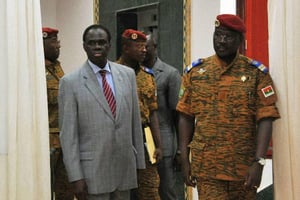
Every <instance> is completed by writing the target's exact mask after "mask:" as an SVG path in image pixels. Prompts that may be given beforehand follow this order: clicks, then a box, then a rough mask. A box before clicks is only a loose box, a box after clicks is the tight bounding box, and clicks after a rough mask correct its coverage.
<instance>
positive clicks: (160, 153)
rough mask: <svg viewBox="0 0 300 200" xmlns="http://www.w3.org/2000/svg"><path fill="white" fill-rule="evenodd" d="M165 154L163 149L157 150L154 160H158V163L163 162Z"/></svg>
mask: <svg viewBox="0 0 300 200" xmlns="http://www.w3.org/2000/svg"><path fill="white" fill-rule="evenodd" d="M162 157H163V153H162V149H161V148H156V149H155V151H154V155H153V158H155V159H156V163H159V162H160V161H161V160H162Z"/></svg>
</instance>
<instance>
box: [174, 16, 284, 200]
mask: <svg viewBox="0 0 300 200" xmlns="http://www.w3.org/2000/svg"><path fill="white" fill-rule="evenodd" d="M215 26H216V27H215V32H214V36H213V41H214V49H215V52H216V55H213V56H211V57H208V58H205V59H199V60H197V61H195V62H194V63H193V64H192V65H191V66H189V67H187V68H186V70H185V72H184V75H183V78H182V86H181V91H180V97H179V98H180V100H179V103H178V105H177V110H178V111H179V112H180V116H179V136H180V141H179V142H180V144H179V145H180V150H181V153H182V154H181V159H182V160H181V161H182V163H181V164H182V170H183V174H184V178H185V182H186V184H187V185H189V186H195V185H197V189H198V194H199V199H201V200H224V199H232V200H237V199H243V200H244V199H255V196H256V190H257V188H258V187H259V185H260V182H261V175H262V171H263V166H264V164H265V160H264V157H265V154H266V151H267V149H268V144H269V141H270V137H271V134H272V122H273V121H274V120H275V119H277V118H279V117H280V116H279V113H278V110H277V108H276V106H275V102H276V101H277V96H276V92H275V90H274V85H273V81H272V79H271V77H270V75H269V74H268V69H267V68H266V67H265V66H264V65H262V64H261V63H259V62H257V61H255V60H253V59H250V58H248V57H245V56H243V55H241V54H239V52H238V49H239V46H240V44H241V43H242V41H243V39H244V36H243V33H244V32H245V31H246V28H245V25H244V23H243V21H242V20H241V19H240V18H239V17H237V16H235V15H229V14H223V15H219V16H217V19H216V22H215ZM189 150H191V156H192V160H191V164H190V162H189Z"/></svg>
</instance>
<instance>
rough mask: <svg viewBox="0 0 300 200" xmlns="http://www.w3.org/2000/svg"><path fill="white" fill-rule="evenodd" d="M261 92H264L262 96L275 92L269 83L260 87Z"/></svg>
mask: <svg viewBox="0 0 300 200" xmlns="http://www.w3.org/2000/svg"><path fill="white" fill-rule="evenodd" d="M261 91H262V93H263V94H264V96H265V97H266V98H267V97H269V96H272V95H273V94H275V92H274V90H273V87H272V86H271V85H268V86H267V87H264V88H263V89H261Z"/></svg>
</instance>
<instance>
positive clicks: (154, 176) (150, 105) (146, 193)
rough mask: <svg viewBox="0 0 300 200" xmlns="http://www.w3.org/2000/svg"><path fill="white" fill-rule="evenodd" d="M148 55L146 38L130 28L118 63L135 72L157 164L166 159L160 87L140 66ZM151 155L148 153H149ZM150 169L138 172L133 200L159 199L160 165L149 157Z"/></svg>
mask: <svg viewBox="0 0 300 200" xmlns="http://www.w3.org/2000/svg"><path fill="white" fill-rule="evenodd" d="M145 55H146V36H145V35H144V34H143V33H142V32H140V31H137V30H133V29H127V30H125V31H124V32H123V34H122V54H121V56H120V58H119V59H118V60H117V63H119V64H122V65H125V66H128V67H131V68H132V69H134V70H135V74H136V81H137V89H138V91H137V92H138V96H139V106H140V111H141V118H142V122H141V123H142V126H143V128H145V127H148V126H149V127H150V129H151V132H152V135H153V139H154V143H155V146H156V150H155V152H154V155H153V156H154V157H155V158H156V161H157V163H158V162H160V160H161V159H162V149H161V148H162V146H161V140H160V132H159V123H158V118H157V108H158V106H157V97H156V85H155V82H154V77H153V72H152V70H150V69H149V68H146V67H144V66H142V65H140V63H141V62H142V61H143V60H144V59H145ZM145 152H147V151H145ZM145 156H146V169H141V170H139V171H138V189H137V190H138V191H137V196H138V197H137V196H136V191H132V197H131V199H132V200H136V199H139V200H159V199H160V198H159V194H158V186H159V177H158V173H157V166H156V165H155V164H154V165H153V164H151V163H150V162H149V159H148V158H149V157H148V155H147V154H146V155H145Z"/></svg>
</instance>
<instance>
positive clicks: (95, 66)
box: [88, 60, 111, 74]
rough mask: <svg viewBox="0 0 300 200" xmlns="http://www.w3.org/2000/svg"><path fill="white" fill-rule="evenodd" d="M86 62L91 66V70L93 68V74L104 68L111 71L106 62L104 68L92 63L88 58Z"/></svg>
mask: <svg viewBox="0 0 300 200" xmlns="http://www.w3.org/2000/svg"><path fill="white" fill-rule="evenodd" d="M88 63H89V65H90V66H91V68H92V70H93V72H94V73H95V74H97V73H99V72H100V70H105V71H107V72H109V73H111V71H110V67H109V64H108V62H106V64H105V66H104V68H100V67H98V66H97V65H95V64H94V63H92V62H91V61H90V60H88Z"/></svg>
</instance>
